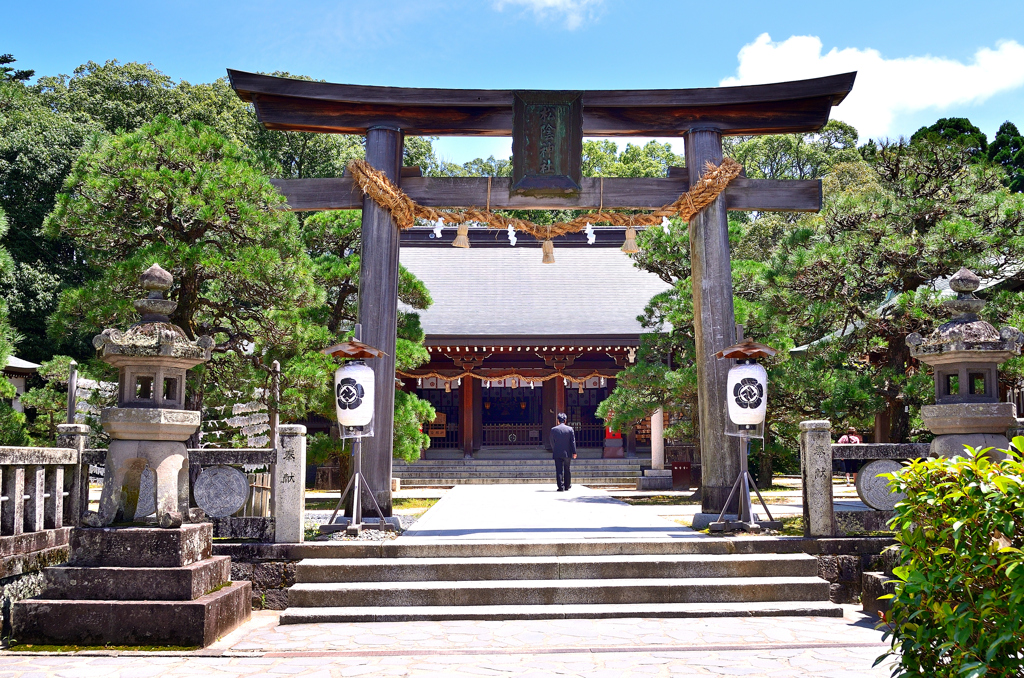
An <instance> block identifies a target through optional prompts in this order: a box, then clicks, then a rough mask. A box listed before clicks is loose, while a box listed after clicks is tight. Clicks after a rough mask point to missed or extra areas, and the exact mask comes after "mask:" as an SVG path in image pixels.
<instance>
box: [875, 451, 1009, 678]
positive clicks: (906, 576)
mask: <svg viewBox="0 0 1024 678" xmlns="http://www.w3.org/2000/svg"><path fill="white" fill-rule="evenodd" d="M1013 447H1015V448H1016V450H1013V449H1011V450H1010V451H1009V457H1008V458H1007V459H1005V460H1002V461H991V460H989V459H988V458H987V457H986V456H985V454H984V452H986V450H981V451H977V452H976V451H975V450H972V449H970V448H968V453H969V454H968V456H967V457H956V458H954V459H928V460H921V461H915V462H913V463H911V464H910V465H908V466H907V467H906V468H905V469H903V470H902V471H900V472H898V473H896V474H895V476H894V477H893V480H892V483H893V485H894V487H896V488H897V489H898V490H899V491H900V492H905V493H906V495H907V497H906V499H905V500H904V501H903V502H901V503H900V504H898V505H897V507H896V517H895V518H894V519H893V521H892V523H891V525H892V527H893V528H894V529H895V530H896V531H897V536H896V540H897V542H898V543H899V547H898V548H899V551H900V556H901V562H902V565H901V566H900V567H897V568H894V570H893V573H894V574H895V575H896V577H898V578H899V580H900V581H899V582H898V583H897V585H896V593H895V594H894V596H892V609H891V610H890V611H889V612H888V613H887V614H886V616H885V621H886V622H888V623H889V624H890V625H891V629H892V630H891V634H892V641H891V642H892V649H891V650H890V652H889V653H888V654H890V655H894V656H898V657H899V660H900V665H899V666H898V667H897V668H896V670H895V671H894V673H893V675H894V676H957V677H963V678H973V677H975V676H1000V677H1002V676H1006V677H1009V676H1020V675H1024V556H1022V552H1021V549H1022V547H1024V458H1022V456H1021V453H1020V452H1021V451H1022V450H1024V437H1018V438H1014V440H1013ZM881 659H882V658H880V661H881Z"/></svg>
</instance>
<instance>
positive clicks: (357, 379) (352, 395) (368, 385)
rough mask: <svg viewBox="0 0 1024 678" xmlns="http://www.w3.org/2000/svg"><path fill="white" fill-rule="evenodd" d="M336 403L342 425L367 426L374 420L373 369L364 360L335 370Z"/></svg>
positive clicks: (339, 421) (355, 361)
mask: <svg viewBox="0 0 1024 678" xmlns="http://www.w3.org/2000/svg"><path fill="white" fill-rule="evenodd" d="M334 405H335V411H336V412H337V414H338V423H339V424H341V425H342V426H345V427H356V426H366V425H368V424H369V423H370V422H371V421H373V370H372V369H370V367H369V366H367V364H366V363H364V362H363V361H362V360H354V361H352V362H349V363H346V364H344V365H342V366H341V367H339V368H338V369H337V371H335V373H334Z"/></svg>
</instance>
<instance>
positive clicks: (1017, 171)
mask: <svg viewBox="0 0 1024 678" xmlns="http://www.w3.org/2000/svg"><path fill="white" fill-rule="evenodd" d="M988 159H989V160H990V161H992V162H994V163H996V164H998V165H1002V167H1003V169H1005V170H1006V179H1005V183H1006V186H1007V188H1009V189H1010V190H1011V191H1013V192H1014V193H1022V192H1024V135H1021V133H1020V131H1019V130H1018V129H1017V126H1016V125H1014V124H1013V123H1012V122H1010V121H1009V120H1007V121H1006V122H1004V123H1003V124H1002V125H1000V126H999V131H998V132H996V138H995V139H993V140H992V143H991V144H989V147H988Z"/></svg>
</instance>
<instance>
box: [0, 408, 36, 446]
mask: <svg viewBox="0 0 1024 678" xmlns="http://www.w3.org/2000/svg"><path fill="white" fill-rule="evenodd" d="M0 445H12V446H14V447H28V446H29V445H32V437H31V436H29V434H28V430H27V427H26V424H25V415H24V414H22V413H21V412H18V411H16V410H15V409H14V408H13V407H11V406H10V405H8V404H7V403H5V402H4V401H2V400H0Z"/></svg>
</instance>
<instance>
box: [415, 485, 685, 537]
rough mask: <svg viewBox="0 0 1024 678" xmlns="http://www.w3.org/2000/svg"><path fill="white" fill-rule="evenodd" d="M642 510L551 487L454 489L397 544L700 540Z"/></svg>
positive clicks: (586, 491) (599, 494)
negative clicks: (402, 542) (426, 541)
mask: <svg viewBox="0 0 1024 678" xmlns="http://www.w3.org/2000/svg"><path fill="white" fill-rule="evenodd" d="M645 508H648V507H643V508H641V507H637V506H630V505H629V504H626V503H624V502H621V501H619V500H617V499H613V498H612V497H610V496H608V494H607V493H606V492H605V491H604V490H592V489H590V488H588V487H584V486H582V485H573V486H572V488H571V489H570V490H569V491H568V492H558V491H557V490H556V488H555V484H554V482H553V481H552V483H551V484H550V485H458V486H456V487H454V488H452V489H451V490H449V491H448V493H447V494H445V496H444V497H443V498H442V499H441V500H440V501H439V502H437V504H435V505H434V506H433V508H431V509H430V510H429V511H427V512H426V513H425V514H424V515H423V517H421V518H420V519H419V520H417V521H416V523H415V524H414V525H413V526H412V528H410V529H409V530H408V531H406V532H405V534H404V535H402V536H401V537H399V541H403V540H404V541H413V540H415V541H422V540H426V539H429V540H439V539H440V540H444V541H459V540H478V541H531V542H536V541H549V540H551V541H565V540H567V539H569V540H576V539H604V540H607V539H629V540H632V541H635V540H637V539H665V538H668V537H678V538H690V539H692V538H701V537H704V536H705V535H702V534H700V533H699V532H694V531H693V530H691V529H690V528H688V527H683V526H682V525H680V524H678V523H676V522H673V521H671V520H669V519H666V518H662V517H660V516H659V515H657V513H656V512H652V511H647V510H644V509H645ZM653 508H665V507H653ZM668 508H672V507H668Z"/></svg>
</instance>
